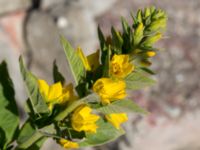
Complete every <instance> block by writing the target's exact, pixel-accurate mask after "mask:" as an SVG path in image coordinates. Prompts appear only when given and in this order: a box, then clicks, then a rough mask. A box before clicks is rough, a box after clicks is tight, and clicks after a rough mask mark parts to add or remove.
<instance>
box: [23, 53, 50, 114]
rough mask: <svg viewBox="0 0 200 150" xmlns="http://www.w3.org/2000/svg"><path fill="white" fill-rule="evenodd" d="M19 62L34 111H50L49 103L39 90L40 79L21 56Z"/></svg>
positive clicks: (38, 112)
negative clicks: (26, 65) (27, 67)
mask: <svg viewBox="0 0 200 150" xmlns="http://www.w3.org/2000/svg"><path fill="white" fill-rule="evenodd" d="M19 63H20V70H21V75H22V77H23V80H24V82H25V85H26V89H27V92H28V95H29V99H30V101H31V103H32V106H33V109H34V112H35V113H37V114H40V113H49V109H48V107H47V104H46V103H45V101H44V99H43V97H42V95H41V94H40V92H39V87H38V79H37V78H36V77H35V76H34V75H33V74H32V73H31V72H29V71H28V70H27V69H26V68H25V67H24V63H23V60H22V57H20V58H19Z"/></svg>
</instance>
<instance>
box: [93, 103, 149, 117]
mask: <svg viewBox="0 0 200 150" xmlns="http://www.w3.org/2000/svg"><path fill="white" fill-rule="evenodd" d="M96 110H97V111H99V112H101V113H103V114H111V113H141V114H147V111H146V110H144V109H143V108H141V107H140V106H138V105H137V104H136V103H134V102H133V101H132V100H118V101H115V102H113V103H111V104H109V105H106V106H103V107H99V108H97V109H96Z"/></svg>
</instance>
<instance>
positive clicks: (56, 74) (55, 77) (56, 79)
mask: <svg viewBox="0 0 200 150" xmlns="http://www.w3.org/2000/svg"><path fill="white" fill-rule="evenodd" d="M53 80H54V83H56V82H61V83H62V85H64V84H65V78H64V76H63V75H62V74H61V73H60V72H59V70H58V66H57V64H56V61H54V62H53Z"/></svg>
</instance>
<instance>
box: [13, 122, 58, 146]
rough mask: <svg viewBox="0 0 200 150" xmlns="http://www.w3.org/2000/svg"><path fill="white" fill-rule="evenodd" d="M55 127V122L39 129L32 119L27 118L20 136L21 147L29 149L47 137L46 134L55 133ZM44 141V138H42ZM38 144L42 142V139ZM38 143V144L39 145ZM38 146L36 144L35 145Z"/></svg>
mask: <svg viewBox="0 0 200 150" xmlns="http://www.w3.org/2000/svg"><path fill="white" fill-rule="evenodd" d="M55 132H56V131H55V127H54V125H53V124H51V125H49V126H45V127H43V128H41V129H37V128H36V127H35V126H34V124H33V122H31V120H27V121H26V122H25V123H24V125H23V127H22V129H21V131H20V134H19V136H18V139H17V143H18V148H19V149H27V148H29V147H31V146H33V147H34V145H35V144H36V143H37V142H38V141H40V140H41V139H43V138H45V137H46V136H51V135H53V134H55ZM42 141H43V140H42ZM38 144H42V143H41V141H40V142H39V143H38ZM38 144H37V145H38ZM35 146H36V145H35Z"/></svg>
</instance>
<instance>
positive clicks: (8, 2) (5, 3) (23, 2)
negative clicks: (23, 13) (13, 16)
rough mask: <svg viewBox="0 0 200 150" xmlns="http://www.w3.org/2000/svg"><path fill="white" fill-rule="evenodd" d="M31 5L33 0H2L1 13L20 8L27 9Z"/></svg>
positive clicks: (0, 4) (0, 0)
mask: <svg viewBox="0 0 200 150" xmlns="http://www.w3.org/2000/svg"><path fill="white" fill-rule="evenodd" d="M30 6H31V0H14V1H13V0H0V14H1V15H2V14H6V13H10V12H13V11H18V10H26V9H27V8H29V7H30Z"/></svg>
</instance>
